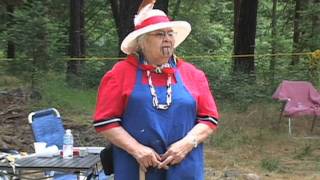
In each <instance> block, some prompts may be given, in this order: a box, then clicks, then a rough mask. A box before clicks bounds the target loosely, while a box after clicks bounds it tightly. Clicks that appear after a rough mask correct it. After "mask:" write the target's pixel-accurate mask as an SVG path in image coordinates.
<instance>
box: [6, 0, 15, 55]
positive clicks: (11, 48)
mask: <svg viewBox="0 0 320 180" xmlns="http://www.w3.org/2000/svg"><path fill="white" fill-rule="evenodd" d="M13 13H14V6H13V5H7V14H8V16H7V17H8V20H7V29H10V28H11V27H12V25H13V23H14V16H13ZM7 43H8V44H7V58H15V54H16V46H15V44H14V42H13V41H12V40H11V39H8V42H7Z"/></svg>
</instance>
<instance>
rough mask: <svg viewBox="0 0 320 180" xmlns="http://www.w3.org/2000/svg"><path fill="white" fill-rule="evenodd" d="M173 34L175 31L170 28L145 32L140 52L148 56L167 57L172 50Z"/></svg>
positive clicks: (170, 54)
mask: <svg viewBox="0 0 320 180" xmlns="http://www.w3.org/2000/svg"><path fill="white" fill-rule="evenodd" d="M175 35H176V32H174V31H173V30H172V29H171V28H165V29H159V30H156V31H152V32H150V33H148V34H146V37H145V40H144V41H143V43H142V52H143V53H144V55H146V56H147V57H149V58H153V59H165V58H167V59H168V58H169V57H171V56H172V54H173V52H174V44H175ZM160 63H161V62H160Z"/></svg>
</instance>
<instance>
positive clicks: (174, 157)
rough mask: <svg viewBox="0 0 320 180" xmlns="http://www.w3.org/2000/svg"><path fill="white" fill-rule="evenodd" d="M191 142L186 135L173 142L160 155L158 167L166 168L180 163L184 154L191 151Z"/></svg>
mask: <svg viewBox="0 0 320 180" xmlns="http://www.w3.org/2000/svg"><path fill="white" fill-rule="evenodd" d="M192 149H193V144H192V140H191V139H190V137H188V136H186V137H184V138H183V139H181V140H179V141H177V142H175V143H173V144H172V145H171V146H170V147H169V149H168V150H167V152H165V153H164V154H163V155H162V156H161V161H162V162H161V163H160V164H159V166H158V168H159V169H162V168H164V169H168V168H169V166H172V165H175V164H178V163H180V162H181V161H182V160H183V159H184V158H185V157H186V155H187V154H188V153H189V152H190V151H192Z"/></svg>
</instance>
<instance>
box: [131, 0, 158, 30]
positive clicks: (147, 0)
mask: <svg viewBox="0 0 320 180" xmlns="http://www.w3.org/2000/svg"><path fill="white" fill-rule="evenodd" d="M154 3H156V0H143V1H142V3H141V4H140V6H139V9H138V13H137V15H136V16H135V17H134V25H135V26H136V25H138V24H140V23H141V21H142V19H143V17H144V15H145V14H146V12H148V11H149V10H152V8H153V6H154Z"/></svg>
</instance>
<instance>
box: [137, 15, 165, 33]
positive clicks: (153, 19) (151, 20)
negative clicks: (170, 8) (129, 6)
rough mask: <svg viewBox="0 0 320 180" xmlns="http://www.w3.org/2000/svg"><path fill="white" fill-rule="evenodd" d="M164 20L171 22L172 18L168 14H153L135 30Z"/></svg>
mask: <svg viewBox="0 0 320 180" xmlns="http://www.w3.org/2000/svg"><path fill="white" fill-rule="evenodd" d="M163 22H170V19H169V18H168V17H167V16H152V17H150V18H147V19H145V20H144V21H142V22H141V23H140V24H139V25H137V26H135V30H138V29H141V28H144V27H146V26H149V25H153V24H158V23H163Z"/></svg>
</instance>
